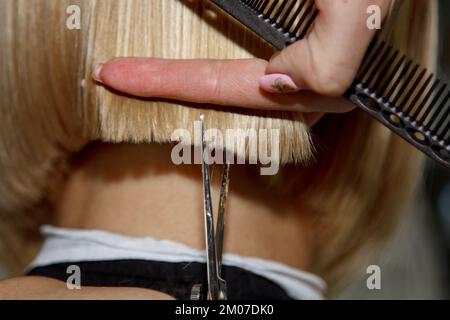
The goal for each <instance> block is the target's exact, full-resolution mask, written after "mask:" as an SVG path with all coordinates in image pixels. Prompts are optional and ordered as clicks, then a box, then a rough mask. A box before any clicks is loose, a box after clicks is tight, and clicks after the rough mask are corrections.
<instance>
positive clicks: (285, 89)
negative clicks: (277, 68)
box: [259, 73, 300, 93]
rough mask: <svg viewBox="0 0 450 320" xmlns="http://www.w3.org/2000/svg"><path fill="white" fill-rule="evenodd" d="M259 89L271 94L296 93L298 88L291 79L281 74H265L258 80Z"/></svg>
mask: <svg viewBox="0 0 450 320" xmlns="http://www.w3.org/2000/svg"><path fill="white" fill-rule="evenodd" d="M259 85H260V86H261V88H262V89H263V90H265V91H268V92H273V93H291V92H298V91H300V88H299V87H298V86H297V85H296V84H295V82H294V80H292V78H291V77H289V76H288V75H285V74H281V73H274V74H267V75H265V76H262V77H261V79H260V80H259Z"/></svg>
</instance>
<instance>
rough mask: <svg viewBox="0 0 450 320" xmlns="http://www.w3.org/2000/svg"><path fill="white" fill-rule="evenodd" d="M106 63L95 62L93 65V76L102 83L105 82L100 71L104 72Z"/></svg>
mask: <svg viewBox="0 0 450 320" xmlns="http://www.w3.org/2000/svg"><path fill="white" fill-rule="evenodd" d="M103 66H104V64H103V63H96V64H94V67H93V70H94V71H93V72H92V78H93V79H94V80H95V81H97V82H100V83H103V81H102V80H101V79H100V73H101V72H102V69H103Z"/></svg>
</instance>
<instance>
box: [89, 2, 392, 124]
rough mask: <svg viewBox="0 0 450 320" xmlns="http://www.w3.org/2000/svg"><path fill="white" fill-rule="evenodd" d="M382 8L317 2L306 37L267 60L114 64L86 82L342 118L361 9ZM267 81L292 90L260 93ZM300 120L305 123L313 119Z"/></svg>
mask: <svg viewBox="0 0 450 320" xmlns="http://www.w3.org/2000/svg"><path fill="white" fill-rule="evenodd" d="M390 3H391V1H390V0H370V1H369V0H318V1H316V6H317V8H318V10H319V15H318V17H317V20H316V22H315V24H314V27H313V29H312V31H311V33H310V34H309V35H308V37H306V38H305V39H303V40H300V41H298V42H296V43H295V44H293V45H291V46H289V47H288V48H286V49H284V50H283V51H281V52H279V53H277V54H275V55H274V56H273V57H272V59H271V60H270V61H265V60H262V59H244V60H212V59H208V60H165V59H154V58H115V59H112V60H110V61H108V62H106V63H101V64H97V65H96V66H95V67H94V68H93V70H94V72H93V77H94V79H95V80H97V81H98V82H101V83H103V84H104V85H106V86H109V87H111V88H113V89H115V90H118V91H122V92H124V93H127V94H131V95H135V96H139V97H159V98H168V99H175V100H181V101H188V102H193V103H209V104H217V105H226V106H236V107H245V108H256V109H273V110H288V111H297V112H303V113H319V115H321V114H323V113H324V112H346V111H350V110H351V109H352V108H353V106H352V105H351V104H350V103H348V102H347V101H346V100H344V99H343V98H340V96H341V95H342V94H343V93H344V92H345V91H346V90H347V88H348V87H349V86H350V85H351V83H352V81H353V79H354V77H355V75H356V73H357V71H358V69H359V66H360V64H361V61H362V59H363V56H364V54H365V52H366V50H367V47H368V45H369V43H370V41H371V39H372V38H373V36H374V34H375V31H376V30H370V29H369V28H368V27H367V23H366V22H367V19H368V17H369V16H368V14H367V8H368V7H369V6H370V5H377V6H379V7H380V9H381V18H384V17H385V16H386V14H387V12H388V9H389V6H390ZM273 75H279V76H283V77H288V79H290V81H288V82H287V83H290V84H294V85H295V86H296V87H297V88H298V90H288V91H289V93H284V94H283V93H281V94H279V93H273V92H268V90H267V89H268V88H267V82H268V81H267V78H268V77H270V78H272V80H273V81H277V80H279V77H277V76H275V77H273ZM278 86H279V84H278ZM290 87H292V86H290ZM269 91H272V90H269ZM293 91H294V92H293ZM306 118H307V119H310V120H309V121H310V123H309V124H313V123H314V122H315V121H317V119H318V118H319V117H318V116H317V115H315V116H311V115H309V116H308V115H306Z"/></svg>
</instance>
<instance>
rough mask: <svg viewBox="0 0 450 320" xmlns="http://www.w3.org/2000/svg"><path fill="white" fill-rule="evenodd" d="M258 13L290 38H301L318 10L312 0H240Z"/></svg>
mask: <svg viewBox="0 0 450 320" xmlns="http://www.w3.org/2000/svg"><path fill="white" fill-rule="evenodd" d="M241 1H242V2H243V3H244V4H246V5H247V6H248V7H250V8H251V9H253V10H254V11H256V12H257V13H258V15H259V16H260V17H261V18H262V19H264V20H266V21H267V22H269V23H270V24H272V25H273V26H275V27H276V28H279V29H280V31H281V32H283V33H286V34H288V35H289V37H291V38H295V39H297V40H299V39H301V38H303V37H304V36H305V34H306V33H307V32H308V30H309V29H310V27H311V25H312V23H313V22H314V19H315V18H316V16H317V14H318V11H317V9H316V7H315V5H314V4H315V3H314V0H301V1H299V0H241Z"/></svg>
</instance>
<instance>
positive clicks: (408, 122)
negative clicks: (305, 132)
mask: <svg viewBox="0 0 450 320" xmlns="http://www.w3.org/2000/svg"><path fill="white" fill-rule="evenodd" d="M210 1H211V2H213V3H215V4H216V5H217V6H218V7H220V8H221V9H223V10H224V11H225V12H226V13H228V14H229V15H231V16H232V17H234V18H235V19H236V20H238V21H239V22H240V23H242V24H243V25H245V26H246V27H247V28H249V29H250V30H252V31H253V32H255V33H256V34H257V35H258V36H260V37H261V38H262V39H264V40H265V41H267V42H268V43H270V44H271V45H272V46H274V47H275V48H276V49H278V50H282V49H284V48H285V47H287V46H288V45H290V44H292V43H294V42H296V41H298V40H300V39H302V38H303V37H304V36H305V35H306V34H307V33H308V31H309V30H310V29H311V26H312V25H313V23H314V20H315V18H316V17H317V14H318V11H317V9H316V7H315V3H314V0H210ZM344 96H345V97H346V98H347V99H348V100H350V101H351V102H353V103H354V104H355V105H356V106H358V107H359V108H361V109H363V110H365V111H366V112H368V113H369V114H370V115H371V116H373V117H374V118H375V119H377V120H378V121H380V122H381V123H382V124H384V125H385V126H386V127H388V128H389V129H391V130H392V131H393V132H395V133H396V134H398V135H399V136H400V137H402V138H403V139H405V140H406V141H408V142H409V143H410V144H412V145H413V146H415V147H416V148H417V149H419V150H421V151H422V152H424V153H425V154H426V155H428V156H429V157H430V158H432V159H434V160H436V161H437V162H438V163H440V164H442V165H443V166H445V167H446V168H448V169H450V141H449V140H450V130H449V129H450V112H449V111H450V90H449V88H448V86H447V84H446V83H444V82H443V81H441V80H439V79H437V78H436V77H435V76H434V75H433V74H432V73H430V72H428V71H427V70H426V69H424V68H422V67H420V66H419V65H418V64H416V63H414V62H413V61H412V60H410V59H408V58H407V57H406V56H405V55H402V54H401V53H400V52H399V51H398V50H395V49H394V48H393V47H392V46H389V45H388V44H387V43H386V42H385V41H382V40H380V39H379V38H377V37H375V38H374V40H373V41H372V43H371V44H370V46H369V49H368V50H367V53H366V56H365V58H364V60H363V63H362V66H361V68H360V70H359V72H358V74H357V76H356V78H355V80H354V82H353V84H352V86H351V87H350V89H349V90H348V91H347V92H346V93H345V94H344Z"/></svg>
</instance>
